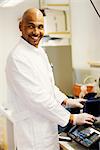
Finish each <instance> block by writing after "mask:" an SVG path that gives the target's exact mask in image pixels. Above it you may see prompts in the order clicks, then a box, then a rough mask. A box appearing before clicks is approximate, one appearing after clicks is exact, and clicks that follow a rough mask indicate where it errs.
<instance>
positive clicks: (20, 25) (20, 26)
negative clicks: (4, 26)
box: [19, 21, 22, 31]
mask: <svg viewBox="0 0 100 150" xmlns="http://www.w3.org/2000/svg"><path fill="white" fill-rule="evenodd" d="M19 30H20V31H22V21H20V22H19Z"/></svg>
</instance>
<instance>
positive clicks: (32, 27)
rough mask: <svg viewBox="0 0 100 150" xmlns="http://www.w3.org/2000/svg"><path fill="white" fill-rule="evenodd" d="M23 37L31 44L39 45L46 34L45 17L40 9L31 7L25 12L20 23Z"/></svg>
mask: <svg viewBox="0 0 100 150" xmlns="http://www.w3.org/2000/svg"><path fill="white" fill-rule="evenodd" d="M19 29H20V31H21V32H22V37H23V38H24V39H25V40H26V41H27V42H28V43H30V44H31V45H33V46H35V47H38V44H39V42H40V40H41V38H42V37H43V35H44V18H43V14H42V13H41V11H40V10H38V9H36V8H30V9H28V10H27V11H25V13H24V14H23V17H22V20H21V21H20V23H19Z"/></svg>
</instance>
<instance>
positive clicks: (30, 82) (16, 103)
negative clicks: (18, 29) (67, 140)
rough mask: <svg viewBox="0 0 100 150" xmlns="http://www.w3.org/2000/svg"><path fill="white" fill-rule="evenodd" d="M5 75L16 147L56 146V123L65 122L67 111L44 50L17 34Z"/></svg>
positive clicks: (41, 149) (51, 149)
mask: <svg viewBox="0 0 100 150" xmlns="http://www.w3.org/2000/svg"><path fill="white" fill-rule="evenodd" d="M6 76H7V83H8V101H7V107H8V109H9V110H11V112H12V116H11V117H12V119H13V122H14V127H15V136H16V137H15V138H16V143H17V147H18V150H59V144H58V131H57V125H58V124H59V125H61V126H65V125H67V123H68V121H69V116H70V113H69V112H68V111H66V110H65V108H63V106H62V105H61V103H62V102H63V100H64V99H66V95H64V94H63V93H62V92H61V91H60V90H59V89H58V88H57V87H56V86H55V83H54V78H53V73H52V68H51V66H50V64H49V61H48V57H47V55H46V53H45V51H44V50H43V49H42V48H40V47H39V48H36V47H34V46H32V45H30V44H29V43H28V42H26V41H25V40H23V39H22V38H21V39H20V41H19V43H18V44H17V45H16V47H15V48H14V49H13V51H12V52H11V53H10V55H9V57H8V61H7V66H6Z"/></svg>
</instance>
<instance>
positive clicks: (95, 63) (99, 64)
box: [88, 61, 100, 68]
mask: <svg viewBox="0 0 100 150" xmlns="http://www.w3.org/2000/svg"><path fill="white" fill-rule="evenodd" d="M88 64H89V65H90V67H95V68H100V61H90V62H88Z"/></svg>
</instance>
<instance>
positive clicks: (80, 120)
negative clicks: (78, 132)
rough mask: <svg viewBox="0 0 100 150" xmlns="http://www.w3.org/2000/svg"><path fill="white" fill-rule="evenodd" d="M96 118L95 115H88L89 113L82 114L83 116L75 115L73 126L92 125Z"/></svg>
mask: <svg viewBox="0 0 100 150" xmlns="http://www.w3.org/2000/svg"><path fill="white" fill-rule="evenodd" d="M95 119H96V118H95V117H94V116H93V115H90V114H87V113H81V114H73V124H74V125H75V124H77V125H83V124H89V125H92V124H93V123H94V121H95Z"/></svg>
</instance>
